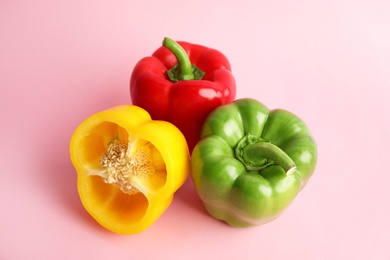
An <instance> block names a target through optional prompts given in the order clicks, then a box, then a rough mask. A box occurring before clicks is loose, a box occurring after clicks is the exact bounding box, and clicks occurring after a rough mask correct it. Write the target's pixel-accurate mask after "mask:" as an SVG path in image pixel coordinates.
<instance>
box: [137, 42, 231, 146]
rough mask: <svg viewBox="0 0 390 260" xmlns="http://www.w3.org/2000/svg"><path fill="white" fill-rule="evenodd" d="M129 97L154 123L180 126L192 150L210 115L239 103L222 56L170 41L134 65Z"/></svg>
mask: <svg viewBox="0 0 390 260" xmlns="http://www.w3.org/2000/svg"><path fill="white" fill-rule="evenodd" d="M130 94H131V99H132V102H133V104H134V105H137V106H140V107H142V108H144V109H145V110H147V111H148V112H149V113H150V115H151V116H152V118H153V119H158V120H165V121H168V122H171V123H173V124H174V125H175V126H177V127H178V128H179V129H180V130H181V132H182V133H183V134H184V136H185V137H186V140H187V143H188V147H189V150H190V152H191V151H192V149H193V147H194V146H195V144H196V143H197V142H198V141H199V137H200V130H201V128H202V125H203V122H204V120H205V119H206V117H207V115H208V114H209V113H210V112H211V111H213V110H214V109H215V108H217V107H218V106H220V105H224V104H227V103H230V102H232V101H233V100H234V99H235V95H236V84H235V79H234V77H233V75H232V73H231V67H230V64H229V61H228V60H227V58H226V57H225V56H224V55H223V54H222V53H221V52H219V51H217V50H215V49H211V48H207V47H204V46H200V45H196V44H191V43H187V42H175V41H173V40H171V39H169V38H165V39H164V41H163V46H161V47H160V48H158V49H157V50H156V51H155V52H154V53H153V54H152V56H149V57H145V58H143V59H141V60H140V61H139V62H138V63H137V64H136V66H135V67H134V69H133V72H132V74H131V79H130Z"/></svg>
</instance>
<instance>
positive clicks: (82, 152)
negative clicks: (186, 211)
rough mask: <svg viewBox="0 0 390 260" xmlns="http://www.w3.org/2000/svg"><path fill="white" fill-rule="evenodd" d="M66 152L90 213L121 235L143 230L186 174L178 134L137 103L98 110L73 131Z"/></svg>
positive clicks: (182, 144) (181, 139)
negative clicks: (67, 151)
mask: <svg viewBox="0 0 390 260" xmlns="http://www.w3.org/2000/svg"><path fill="white" fill-rule="evenodd" d="M70 155H71V160H72V163H73V165H74V167H75V169H76V171H77V176H78V182H77V185H78V192H79V196H80V199H81V202H82V204H83V206H84V207H85V209H86V210H87V211H88V213H89V214H90V215H91V216H92V217H93V218H94V219H95V220H96V221H97V222H99V223H100V224H101V225H102V226H104V227H105V228H107V229H109V230H111V231H113V232H116V233H121V234H134V233H138V232H141V231H143V230H144V229H146V228H147V227H149V226H150V225H151V224H152V223H153V222H155V221H156V220H157V219H158V218H159V217H160V216H161V214H162V213H163V212H164V211H165V210H166V209H167V208H168V206H169V205H170V203H171V201H172V199H173V194H174V193H175V191H176V190H177V189H178V188H179V187H180V186H181V185H182V184H183V183H184V181H185V180H186V179H187V176H188V174H189V153H188V147H187V143H186V141H185V138H184V136H183V135H182V134H181V132H180V131H179V130H178V129H177V128H176V127H175V126H174V125H172V124H170V123H168V122H165V121H154V120H152V119H151V118H150V115H149V114H148V113H147V112H146V111H145V110H143V109H142V108H139V107H137V106H118V107H114V108H111V109H108V110H105V111H102V112H99V113H96V114H94V115H92V116H91V117H89V118H88V119H86V120H85V121H84V122H82V123H81V124H80V125H79V127H78V128H77V129H76V130H75V132H74V134H73V136H72V139H71V143H70Z"/></svg>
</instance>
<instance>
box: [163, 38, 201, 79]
mask: <svg viewBox="0 0 390 260" xmlns="http://www.w3.org/2000/svg"><path fill="white" fill-rule="evenodd" d="M162 44H163V46H164V47H166V48H168V49H169V50H170V51H171V52H172V53H173V54H174V55H175V57H176V59H177V65H175V66H174V67H173V68H171V69H170V70H168V71H167V74H168V77H169V79H170V80H171V81H173V82H176V81H179V80H194V79H195V80H197V79H202V78H203V76H204V74H205V73H204V72H203V71H201V70H200V69H199V68H197V67H196V66H195V65H192V64H191V61H190V58H189V57H188V54H187V52H186V51H185V50H184V49H183V47H181V46H180V44H179V43H177V42H176V41H174V40H172V39H170V38H167V37H165V38H164V41H163V43H162Z"/></svg>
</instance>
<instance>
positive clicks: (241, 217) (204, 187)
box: [191, 99, 317, 227]
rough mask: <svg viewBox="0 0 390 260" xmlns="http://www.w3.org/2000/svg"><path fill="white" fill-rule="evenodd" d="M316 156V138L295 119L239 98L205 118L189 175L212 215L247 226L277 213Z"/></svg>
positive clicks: (301, 184) (303, 182)
mask: <svg viewBox="0 0 390 260" xmlns="http://www.w3.org/2000/svg"><path fill="white" fill-rule="evenodd" d="M316 161H317V148H316V143H315V141H314V139H313V137H312V136H311V134H310V132H309V130H308V128H307V126H306V125H305V123H304V122H303V121H302V120H301V119H300V118H298V117H297V116H296V115H294V114H292V113H290V112H288V111H285V110H281V109H278V110H272V111H270V110H269V109H268V108H267V107H266V106H264V105H263V104H261V103H260V102H258V101H256V100H253V99H240V100H237V101H235V102H233V103H231V104H228V105H224V106H221V107H219V108H217V109H216V110H215V111H213V112H212V113H211V114H210V115H209V117H208V118H207V119H206V121H205V124H204V125H203V129H202V134H201V140H200V141H199V143H198V144H197V145H196V147H195V149H194V151H193V154H192V158H191V174H192V179H193V182H194V184H195V187H196V190H197V192H198V195H199V197H200V198H201V200H202V201H203V203H204V206H205V208H206V210H207V211H208V212H209V213H210V215H211V216H213V217H214V218H216V219H219V220H223V221H225V222H227V223H228V224H229V225H231V226H237V227H247V226H256V225H260V224H264V223H267V222H269V221H271V220H273V219H275V218H276V217H278V216H279V215H280V214H281V213H282V212H283V210H284V209H285V208H286V207H287V206H288V205H290V204H291V202H292V201H293V200H294V198H295V197H296V196H297V194H298V193H299V192H300V191H301V190H302V188H303V187H304V186H305V185H306V183H307V182H308V180H309V178H310V177H311V175H312V174H313V172H314V169H315V165H316Z"/></svg>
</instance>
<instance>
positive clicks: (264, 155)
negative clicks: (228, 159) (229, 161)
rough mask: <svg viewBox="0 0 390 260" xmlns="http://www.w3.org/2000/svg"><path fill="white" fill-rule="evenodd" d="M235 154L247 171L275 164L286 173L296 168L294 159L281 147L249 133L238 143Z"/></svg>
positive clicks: (291, 172) (290, 172)
mask: <svg viewBox="0 0 390 260" xmlns="http://www.w3.org/2000/svg"><path fill="white" fill-rule="evenodd" d="M235 155H236V158H237V159H238V160H240V161H241V162H242V163H243V164H244V166H245V168H246V170H247V171H261V170H262V169H264V168H266V167H268V166H270V165H275V164H276V165H279V166H281V167H282V168H283V170H284V171H285V172H286V174H287V175H291V174H293V173H294V172H295V171H296V169H297V166H296V165H295V163H294V161H293V160H292V159H291V158H290V156H288V155H287V154H286V153H285V152H284V151H283V150H282V149H280V148H279V147H277V146H276V145H274V144H272V143H270V142H267V141H265V140H263V139H261V138H259V137H256V136H253V135H251V134H248V135H247V136H245V137H244V138H243V139H242V140H241V141H240V142H239V143H238V145H237V148H236V151H235Z"/></svg>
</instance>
